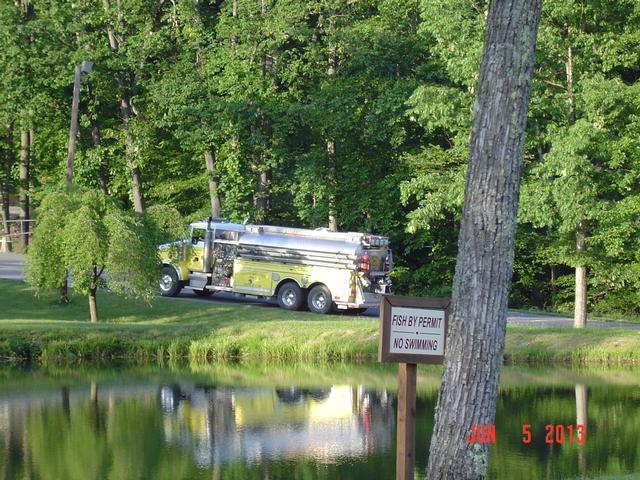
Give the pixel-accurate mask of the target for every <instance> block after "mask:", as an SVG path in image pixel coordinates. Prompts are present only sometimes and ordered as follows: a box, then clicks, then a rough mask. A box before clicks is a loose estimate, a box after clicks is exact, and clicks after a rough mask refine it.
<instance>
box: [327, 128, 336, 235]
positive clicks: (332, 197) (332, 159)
mask: <svg viewBox="0 0 640 480" xmlns="http://www.w3.org/2000/svg"><path fill="white" fill-rule="evenodd" d="M327 163H328V167H329V199H328V200H329V205H328V207H329V209H328V217H329V231H330V232H337V231H338V218H337V215H336V193H335V190H336V186H337V181H336V173H337V172H336V170H337V169H336V141H335V140H334V139H333V138H329V139H327Z"/></svg>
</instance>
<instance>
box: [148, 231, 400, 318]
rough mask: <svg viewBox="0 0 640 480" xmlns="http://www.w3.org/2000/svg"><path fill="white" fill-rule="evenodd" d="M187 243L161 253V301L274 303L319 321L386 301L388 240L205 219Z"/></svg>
mask: <svg viewBox="0 0 640 480" xmlns="http://www.w3.org/2000/svg"><path fill="white" fill-rule="evenodd" d="M189 231H190V237H189V238H188V239H185V240H181V241H177V242H173V243H167V244H164V245H160V247H159V248H160V257H161V259H162V276H161V278H160V293H161V295H163V296H175V295H178V294H179V293H180V291H181V290H182V289H183V288H186V289H190V290H192V291H193V292H194V293H195V294H196V295H200V296H208V295H211V294H212V293H214V292H231V293H233V294H236V296H245V297H252V298H255V297H257V298H269V299H272V298H275V299H277V301H278V304H279V305H280V307H282V308H284V309H287V310H299V309H302V308H304V307H308V308H309V310H310V311H311V312H314V313H329V312H330V311H332V310H333V309H336V308H337V309H339V310H351V311H354V312H362V311H364V310H366V309H367V308H369V307H374V306H378V305H379V299H380V295H381V294H385V293H389V289H390V287H391V280H390V278H389V273H390V271H391V267H392V255H391V250H390V249H389V240H388V238H387V237H382V236H378V235H370V234H366V233H354V232H330V231H327V230H325V229H319V230H309V229H302V228H288V227H278V226H270V225H243V224H236V223H229V222H226V221H223V220H219V219H216V220H213V219H208V220H206V221H202V222H195V223H192V224H191V225H190V229H189Z"/></svg>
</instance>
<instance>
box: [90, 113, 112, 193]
mask: <svg viewBox="0 0 640 480" xmlns="http://www.w3.org/2000/svg"><path fill="white" fill-rule="evenodd" d="M91 140H93V146H94V147H99V146H100V143H101V141H100V129H99V128H98V125H97V124H95V123H94V124H93V125H91ZM96 183H97V185H98V188H99V189H100V191H101V192H102V193H103V194H104V195H109V189H108V187H107V184H108V181H107V172H105V168H104V165H103V164H102V160H101V161H100V164H99V165H98V169H97V171H96Z"/></svg>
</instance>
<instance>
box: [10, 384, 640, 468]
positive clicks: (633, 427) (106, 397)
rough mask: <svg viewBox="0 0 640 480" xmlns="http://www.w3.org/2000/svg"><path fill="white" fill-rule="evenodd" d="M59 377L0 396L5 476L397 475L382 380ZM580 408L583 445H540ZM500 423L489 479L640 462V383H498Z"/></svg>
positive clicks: (426, 408) (429, 416) (423, 430)
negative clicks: (68, 384)
mask: <svg viewBox="0 0 640 480" xmlns="http://www.w3.org/2000/svg"><path fill="white" fill-rule="evenodd" d="M574 387H575V388H574ZM54 388H55V389H54V390H51V391H50V392H49V394H48V399H47V400H43V399H41V398H40V395H38V396H33V400H30V402H31V403H26V402H25V400H24V397H21V399H20V400H16V401H14V402H8V403H7V402H5V403H1V404H0V480H9V479H13V478H20V479H23V478H33V479H44V480H46V479H63V478H64V479H65V480H66V479H70V480H73V479H74V478H82V479H83V480H84V479H91V478H101V479H102V478H105V479H113V480H116V479H117V480H120V479H123V480H125V479H129V478H154V479H156V478H157V479H163V478H167V479H168V478H171V479H172V480H173V479H180V478H184V479H191V478H202V477H204V478H209V479H211V478H219V479H221V480H222V479H230V478H234V479H244V478H251V479H253V478H265V476H267V475H268V477H269V478H271V479H289V478H326V479H327V480H329V479H334V478H335V479H338V478H342V479H346V478H390V477H392V476H393V471H394V470H393V450H392V445H393V438H395V434H394V428H395V414H394V398H393V396H391V395H390V394H389V393H388V392H387V391H385V390H375V389H368V388H363V387H351V386H346V385H345V386H344V387H338V388H333V394H331V391H332V388H330V387H324V388H319V389H309V388H306V389H301V390H299V391H295V389H294V391H290V392H289V397H288V398H297V399H298V400H297V401H296V402H288V401H285V400H284V399H283V398H282V395H281V394H280V395H279V394H278V392H276V390H275V389H273V388H270V389H269V388H262V389H252V388H229V387H211V386H206V385H195V386H194V385H192V384H190V385H185V384H182V385H181V384H177V383H176V384H170V383H169V384H168V385H167V386H166V387H163V388H162V389H160V390H158V389H157V388H156V387H155V386H153V387H149V386H147V387H145V388H142V389H141V388H140V387H137V386H132V387H117V388H114V387H111V388H110V387H105V386H104V385H103V384H97V383H94V385H93V386H90V384H89V383H87V384H86V387H85V388H84V389H81V390H79V389H77V388H70V389H66V393H65V394H64V396H63V395H61V388H60V387H59V386H57V387H54ZM128 388H129V390H128ZM118 389H119V390H118ZM114 390H118V392H117V394H114ZM338 393H339V394H340V395H339V396H336V395H337V394H338ZM328 394H329V395H328ZM331 395H333V396H331ZM63 397H66V400H65V399H64V398H63ZM338 399H339V401H338ZM587 401H588V411H587ZM332 402H333V403H332ZM65 404H66V405H67V406H68V408H67V407H65ZM417 408H418V410H417V411H418V418H417V425H416V441H417V442H418V445H417V450H418V451H427V447H426V446H424V445H421V442H422V443H424V442H426V441H427V438H428V433H430V431H431V429H432V428H433V423H432V422H433V409H434V408H435V394H434V395H431V396H429V397H425V396H419V397H418V399H417ZM587 413H588V421H589V425H588V432H587V441H586V443H585V444H584V445H583V446H582V447H579V446H578V445H576V444H573V445H570V444H568V443H565V444H564V445H554V446H553V447H551V446H549V445H547V444H545V442H544V435H545V431H544V426H545V424H547V423H553V424H563V425H575V424H577V423H579V422H581V421H582V420H581V416H582V418H584V419H587ZM522 423H530V424H532V426H533V428H532V436H533V441H532V443H531V445H523V444H522V441H521V436H522V435H521V432H522ZM585 423H586V420H585ZM496 433H497V437H498V438H497V442H496V444H495V445H494V446H493V447H492V450H491V460H490V465H489V468H490V471H489V477H490V478H496V479H510V478H513V473H514V472H517V473H518V479H519V480H534V479H535V480H539V479H542V478H547V476H548V477H549V478H576V477H577V476H585V477H588V476H589V474H591V475H593V473H594V472H598V473H602V474H605V473H610V474H624V473H629V472H634V471H638V470H640V445H639V443H638V441H637V439H639V438H640V395H639V394H638V391H637V389H633V388H628V387H611V386H609V387H589V388H588V389H587V388H586V387H582V386H580V385H578V386H577V387H576V386H571V387H562V388H546V389H539V388H534V387H531V388H529V387H525V388H511V389H507V390H503V391H502V392H501V394H500V397H499V400H498V411H497V425H496ZM327 438H328V439H330V440H331V441H332V442H333V443H334V444H336V445H338V448H336V449H334V450H331V449H330V448H329V447H327V445H329V444H328V443H323V442H325V439H327ZM283 439H284V440H283ZM271 442H273V443H271ZM278 442H280V443H278ZM305 442H307V443H305ZM349 442H350V443H349ZM340 444H341V445H340ZM345 445H346V446H348V447H349V448H346V447H345ZM325 448H326V451H325V450H323V449H325ZM340 448H342V449H340ZM587 459H588V462H587ZM416 464H417V465H418V467H419V468H424V465H425V459H424V458H421V457H418V458H416ZM267 472H268V473H267Z"/></svg>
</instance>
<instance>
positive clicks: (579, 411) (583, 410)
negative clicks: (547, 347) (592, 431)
mask: <svg viewBox="0 0 640 480" xmlns="http://www.w3.org/2000/svg"><path fill="white" fill-rule="evenodd" d="M576 425H583V426H584V431H585V433H586V432H587V387H585V386H584V385H581V384H579V383H577V384H576ZM585 449H586V447H585V445H584V444H582V445H578V471H579V472H580V475H581V476H583V477H584V476H585V475H586V474H587V454H586V452H585Z"/></svg>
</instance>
